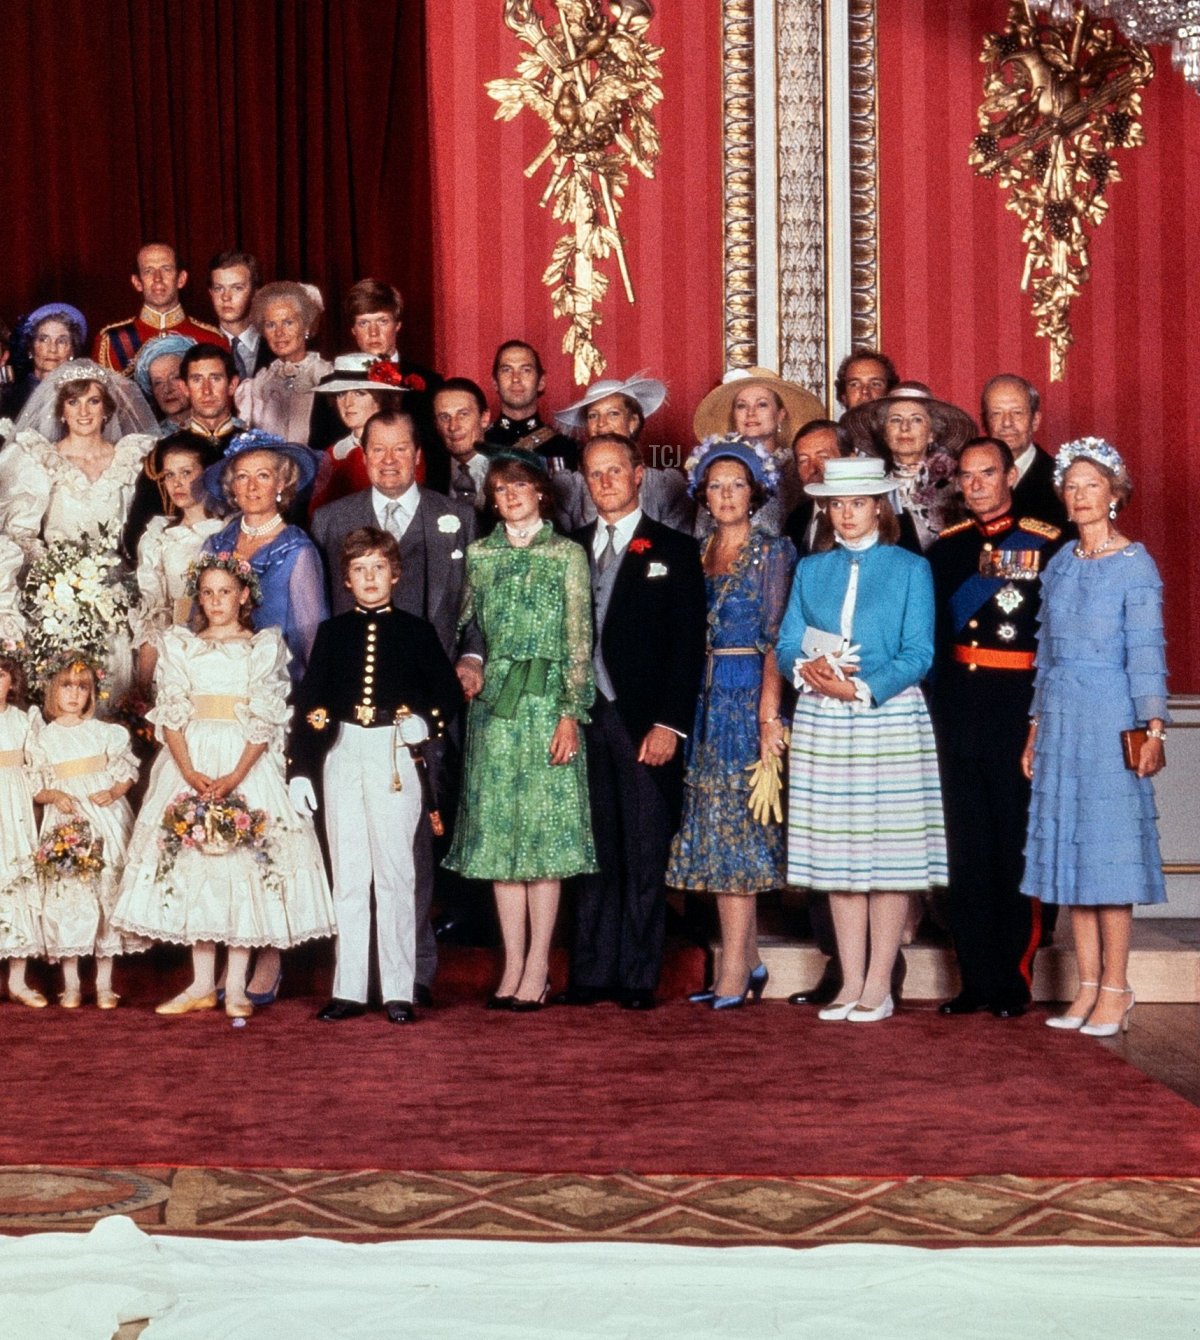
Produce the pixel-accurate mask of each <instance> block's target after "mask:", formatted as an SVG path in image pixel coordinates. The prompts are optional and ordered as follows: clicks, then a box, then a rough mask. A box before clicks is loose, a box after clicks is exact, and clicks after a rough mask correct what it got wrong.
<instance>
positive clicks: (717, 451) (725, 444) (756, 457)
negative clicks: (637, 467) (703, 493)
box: [683, 433, 779, 498]
mask: <svg viewBox="0 0 1200 1340" xmlns="http://www.w3.org/2000/svg"><path fill="white" fill-rule="evenodd" d="M723 458H724V459H727V460H731V461H741V463H742V464H743V465H744V466H745V467H746V469H747V470H749V471H750V475H751V478H753V479H754V480H755V482H756V483H759V484H761V485H762V486H763V488H765V489H766V490H767V492H768V493H774V492H775V490H776V488H777V487H778V484H779V466H778V465H777V464H776V463H775V458H774V457H773V456H772V455H771V453H770V452H769V451H768V450H767V449H766V447H764V446H763V445H762V444H761V443H759V442H756V441H754V440H752V439H751V438H748V437H742V436H741V435H740V434H738V433H725V434H723V435H721V436H717V435H714V436H712V437H706V438H705V439H704V441H703V442H701V443H700V445H699V446H698V447H697V448H696V449H695V450H694V451H693V452H692V454H691V455H690V456H689V457H688V458H687V460H686V461H684V463H683V468H684V471H685V472H686V474H687V477H688V492H689V493H690V494H691V495H692V497H693V498H694V497H696V495H697V493H698V491H699V489H700V481H701V480H702V479H703V478H704V472H705V470H707V469H708V467H709V466H710V465H711V464H712V463H713V462H714V461H719V460H721V459H723Z"/></svg>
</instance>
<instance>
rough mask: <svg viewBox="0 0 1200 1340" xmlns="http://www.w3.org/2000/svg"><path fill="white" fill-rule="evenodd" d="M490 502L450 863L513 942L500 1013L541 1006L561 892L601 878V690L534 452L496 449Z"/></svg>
mask: <svg viewBox="0 0 1200 1340" xmlns="http://www.w3.org/2000/svg"><path fill="white" fill-rule="evenodd" d="M484 493H485V495H486V497H487V500H488V502H489V503H490V504H491V506H492V507H494V508H495V510H496V512H497V513H498V514H499V516H500V519H501V521H502V522H503V523H504V524H503V525H501V526H497V527H496V529H495V530H494V531H493V532H492V533H491V534H490V535H489V536H487V537H486V538H485V539H482V540H477V541H476V542H475V543H474V544H472V545H471V546H470V547H469V548H468V549H467V575H466V583H465V585H464V588H463V604H462V610H461V613H460V614H459V626H460V628H461V627H465V626H466V625H467V624H468V623H470V622H471V620H472V619H474V620H475V622H476V624H477V625H478V627H479V629H480V631H481V632H482V634H483V638H484V645H485V649H486V660H485V662H484V675H483V688H482V689H481V690H480V692H479V693H478V695H477V696H476V697H474V698H473V699H472V701H471V706H470V709H469V712H468V715H467V744H466V758H465V761H464V766H463V785H462V798H461V801H460V803H459V812H458V822H457V824H456V825H455V830H454V841H453V843H452V844H451V847H450V851H449V853H448V855H447V856H446V862H445V864H446V866H447V867H448V868H449V869H451V870H457V871H458V872H459V874H462V875H465V876H467V877H468V878H470V879H490V880H491V881H492V883H493V887H494V889H495V893H496V910H497V913H498V915H499V919H500V931H501V935H502V937H503V940H504V973H503V976H502V977H501V979H500V986H499V988H498V989H497V992H496V994H495V995H494V996H493V997H492V998H491V1000H489V1002H488V1005H489V1008H491V1009H507V1010H515V1011H526V1010H536V1009H539V1008H540V1007H541V1006H542V1005H543V1004H544V1003H545V1001H546V999H547V995H548V991H549V966H550V938H551V936H552V934H553V932H554V922H555V918H556V917H557V915H558V902H559V893H560V889H561V881H562V880H563V879H565V878H567V877H568V876H570V875H577V874H582V873H584V872H587V871H592V870H595V868H596V854H595V849H594V847H593V844H592V824H591V816H590V812H589V808H588V792H587V768H586V766H585V760H584V756H583V752H582V751H583V733H582V732H581V731H580V729H579V727H580V724H581V723H584V722H586V721H587V709H588V708H589V707H590V706H591V702H592V697H593V694H594V687H593V683H592V606H591V601H592V594H591V583H590V579H589V576H588V563H587V556H586V555H585V553H584V551H583V550H582V549H581V548H580V547H579V545H577V544H575V543H574V542H573V541H571V540H567V539H564V538H563V537H562V536H560V535H556V534H555V533H554V531H553V530H552V529H551V527H550V524H549V522H548V521H547V520H546V517H547V515H548V514H549V510H550V508H551V506H552V498H551V492H550V484H549V479H548V477H547V475H546V470H545V466H544V465H543V464H542V462H541V459H540V458H539V457H537V456H535V455H534V454H533V453H531V452H525V451H521V450H519V449H515V448H513V449H506V450H504V451H501V452H497V453H496V455H495V456H494V457H493V463H492V465H491V468H490V469H489V470H488V474H487V478H486V480H485V481H484Z"/></svg>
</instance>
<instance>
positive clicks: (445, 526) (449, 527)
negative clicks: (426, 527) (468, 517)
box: [438, 512, 462, 535]
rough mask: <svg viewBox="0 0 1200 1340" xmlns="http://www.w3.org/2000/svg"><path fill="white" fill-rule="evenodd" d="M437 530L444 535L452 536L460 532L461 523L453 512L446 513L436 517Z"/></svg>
mask: <svg viewBox="0 0 1200 1340" xmlns="http://www.w3.org/2000/svg"><path fill="white" fill-rule="evenodd" d="M438 530H440V531H442V532H443V533H444V534H446V535H453V534H454V532H455V531H458V530H462V522H461V521H460V520H459V519H458V517H456V516H455V515H454V513H453V512H447V513H445V515H444V516H440V517H438Z"/></svg>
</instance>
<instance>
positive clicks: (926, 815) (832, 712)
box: [787, 686, 947, 893]
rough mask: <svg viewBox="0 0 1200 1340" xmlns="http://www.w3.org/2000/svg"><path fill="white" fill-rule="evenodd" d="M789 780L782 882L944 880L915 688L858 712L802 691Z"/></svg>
mask: <svg viewBox="0 0 1200 1340" xmlns="http://www.w3.org/2000/svg"><path fill="white" fill-rule="evenodd" d="M789 783H790V785H789V794H788V833H787V879H788V883H789V884H791V885H795V886H796V887H797V888H804V889H819V890H822V891H825V892H829V893H871V892H876V891H896V892H913V893H918V892H925V891H927V890H929V889H933V888H939V887H942V886H944V885H945V884H946V882H947V872H946V830H945V823H944V820H943V818H942V789H941V784H940V782H939V779H938V765H937V750H936V747H935V745H934V739H933V727H932V726H931V725H930V721H929V712H928V710H927V709H926V706H925V698H924V695H923V694H922V693H921V690H920V689H919V688H916V687H915V686H914V687H911V688H907V689H903V690H901V692H900V693H898V694H896V696H895V697H894V698H889V699H888V701H887V702H886V703H884V704H883V705H882V706H881V707H872V708H869V709H867V710H865V711H864V710H862V709H861V708H860V709H858V710H855V709H854V708H853V707H852V706H851V705H850V704H849V703H843V702H839V701H838V700H837V699H834V698H826V697H818V696H816V695H809V694H802V695H801V697H800V700H799V702H797V704H796V710H795V714H794V717H793V721H792V748H791V767H790V775H789Z"/></svg>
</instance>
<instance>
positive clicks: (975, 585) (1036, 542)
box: [950, 526, 1046, 633]
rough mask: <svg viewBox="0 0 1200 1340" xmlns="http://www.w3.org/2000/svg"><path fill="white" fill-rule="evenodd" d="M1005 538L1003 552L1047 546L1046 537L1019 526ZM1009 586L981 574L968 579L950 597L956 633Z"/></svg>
mask: <svg viewBox="0 0 1200 1340" xmlns="http://www.w3.org/2000/svg"><path fill="white" fill-rule="evenodd" d="M1018 535H1019V536H1020V537H1021V543H1020V544H1014V543H1013V541H1014V539H1015V538H1016V537H1017V536H1018ZM1004 538H1005V542H1004V543H1002V544H1000V545H998V546H997V547H998V548H999V549H1001V550H1004V549H1041V548H1042V547H1043V546H1044V545H1045V544H1046V537H1045V536H1044V535H1033V534H1030V532H1029V531H1027V530H1022V529H1021V528H1020V527H1019V526H1018V527H1017V528H1016V529H1015V530H1012V531H1010V532H1009V533H1008V535H1006V536H1005V537H1004ZM1007 584H1008V578H1006V577H985V576H984V575H983V573H981V572H976V573H973V574H972V575H971V576H970V577H968V578H967V580H966V581H965V582H963V584H962V585H961V586H960V587H959V588H958V590H957V591H955V593H954V594H953V595H952V596H951V597H950V617H951V618H952V619H953V620H954V631H955V632H956V633H961V632H962V630H963V628H964V627H966V623H967V620H968V619H969V618H970V617H971V616H972V615H973V614H975V613H976V612H977V611H979V610H980V609H982V607H983V606H984V605H986V604H987V602H988V601H989V600H991V598H992V597H993V596H994V595H995V594H996V593H997V592H998V591H1000V590H1001V589H1002V588H1003V587H1004V586H1006V585H1007Z"/></svg>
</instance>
